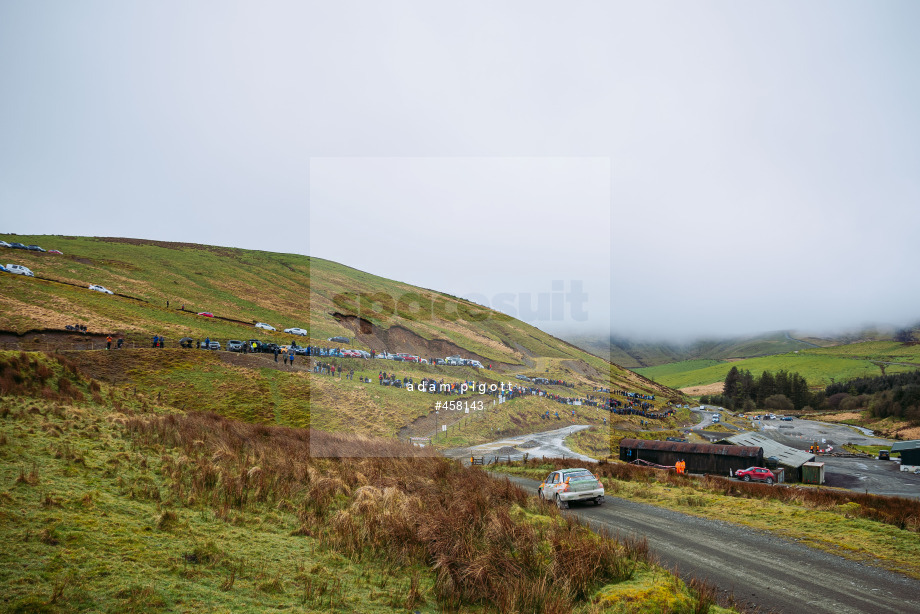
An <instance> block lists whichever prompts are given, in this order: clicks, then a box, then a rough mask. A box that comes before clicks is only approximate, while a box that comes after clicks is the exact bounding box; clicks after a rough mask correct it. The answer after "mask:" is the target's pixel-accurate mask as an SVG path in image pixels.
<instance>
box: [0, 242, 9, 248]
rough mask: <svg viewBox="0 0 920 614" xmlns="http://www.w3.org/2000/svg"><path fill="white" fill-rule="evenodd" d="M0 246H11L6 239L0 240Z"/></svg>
mask: <svg viewBox="0 0 920 614" xmlns="http://www.w3.org/2000/svg"><path fill="white" fill-rule="evenodd" d="M0 247H11V246H10V244H9V243H7V242H6V241H0Z"/></svg>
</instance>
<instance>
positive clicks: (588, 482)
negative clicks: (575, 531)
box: [537, 468, 604, 509]
mask: <svg viewBox="0 0 920 614" xmlns="http://www.w3.org/2000/svg"><path fill="white" fill-rule="evenodd" d="M537 496H538V497H539V498H540V500H541V501H552V502H553V503H555V504H556V505H557V506H559V509H566V508H567V507H569V503H571V502H572V501H592V502H593V503H594V505H600V504H602V503H603V502H604V485H603V484H601V481H600V480H598V479H597V478H596V477H594V474H593V473H591V472H590V471H588V470H587V469H581V468H578V469H560V470H559V471H553V472H552V473H550V474H549V475H548V476H546V479H545V480H543V483H542V484H540V488H539V489H537Z"/></svg>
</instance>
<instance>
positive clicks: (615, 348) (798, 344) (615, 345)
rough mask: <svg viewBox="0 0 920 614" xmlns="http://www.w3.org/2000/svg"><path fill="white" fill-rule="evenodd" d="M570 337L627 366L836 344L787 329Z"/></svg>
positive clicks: (744, 355)
mask: <svg viewBox="0 0 920 614" xmlns="http://www.w3.org/2000/svg"><path fill="white" fill-rule="evenodd" d="M569 341H571V342H572V344H574V345H577V346H578V347H580V348H582V349H584V350H586V351H588V352H591V353H592V354H594V355H596V356H602V357H607V356H609V357H610V360H612V361H613V362H615V363H616V364H619V365H622V366H624V367H626V368H628V369H639V368H643V367H655V366H658V365H664V364H669V363H675V362H683V361H687V360H725V359H728V358H753V357H757V356H768V355H771V354H784V353H786V352H793V351H795V350H804V349H808V348H814V347H818V346H823V345H829V344H831V345H832V344H835V342H831V341H828V340H824V341H823V342H820V343H819V340H817V339H812V338H808V339H806V338H804V337H799V336H797V335H793V334H791V333H790V332H787V331H778V332H772V333H764V334H761V335H752V336H743V337H728V338H725V339H700V340H697V341H692V342H688V343H668V342H665V341H658V342H643V341H636V340H633V339H629V338H626V337H618V336H613V337H611V338H610V339H609V341H608V340H607V339H599V338H596V337H589V336H581V337H573V338H571V339H569Z"/></svg>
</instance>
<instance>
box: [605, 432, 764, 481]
mask: <svg viewBox="0 0 920 614" xmlns="http://www.w3.org/2000/svg"><path fill="white" fill-rule="evenodd" d="M620 460H622V461H626V462H632V461H635V460H643V461H647V462H650V463H654V464H656V465H664V466H667V467H673V466H674V463H676V462H677V461H678V460H683V461H686V463H687V471H688V472H691V473H712V474H716V475H725V476H727V475H729V471H731V472H732V473H734V472H735V471H737V470H738V469H747V468H748V467H751V466H762V465H763V450H762V449H761V448H760V447H755V446H735V445H719V444H711V443H684V442H679V441H658V440H646V439H623V440H621V441H620Z"/></svg>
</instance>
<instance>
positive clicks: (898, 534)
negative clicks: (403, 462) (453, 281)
mask: <svg viewBox="0 0 920 614" xmlns="http://www.w3.org/2000/svg"><path fill="white" fill-rule="evenodd" d="M582 464H583V463H582ZM563 466H574V465H572V463H569V462H568V461H558V462H555V463H552V464H550V463H538V462H537V461H530V462H528V463H526V464H524V463H512V464H510V465H490V466H489V468H490V470H493V471H497V472H502V473H509V474H512V475H520V476H523V477H529V478H532V479H537V480H538V479H542V478H543V477H545V476H546V475H547V474H548V473H549V472H550V471H552V470H554V469H556V468H559V467H563ZM589 468H592V470H593V471H595V472H596V474H597V475H599V476H603V477H602V479H603V481H604V487H605V489H606V490H607V493H608V494H609V495H611V496H616V497H623V498H627V499H632V500H635V501H639V502H642V503H648V504H651V505H657V506H661V507H666V508H669V509H673V510H676V511H680V512H683V513H687V514H692V515H695V516H700V517H704V518H714V519H719V520H725V521H727V522H734V523H736V524H741V525H745V526H749V527H752V528H755V529H761V530H765V531H771V532H773V533H776V534H778V535H781V536H783V537H787V538H793V539H798V540H801V541H803V542H805V543H807V544H809V545H811V546H814V547H817V548H821V549H823V550H826V551H828V552H833V553H835V554H839V555H841V556H844V557H847V558H850V559H853V560H858V561H863V562H867V563H870V564H874V565H878V566H881V567H884V568H887V569H891V570H894V571H898V572H901V573H904V574H907V575H909V576H911V577H914V578H920V501H916V500H913V499H901V498H897V497H882V496H877V495H865V494H859V493H852V492H849V491H836V490H829V489H826V488H811V487H770V486H766V485H763V484H749V483H744V482H737V481H733V480H729V479H726V478H721V477H712V476H710V477H706V478H703V477H696V476H678V475H676V474H674V473H673V472H667V471H661V470H655V469H646V468H641V467H635V466H633V465H627V464H625V463H619V462H616V463H604V464H599V465H594V466H592V467H589Z"/></svg>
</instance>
